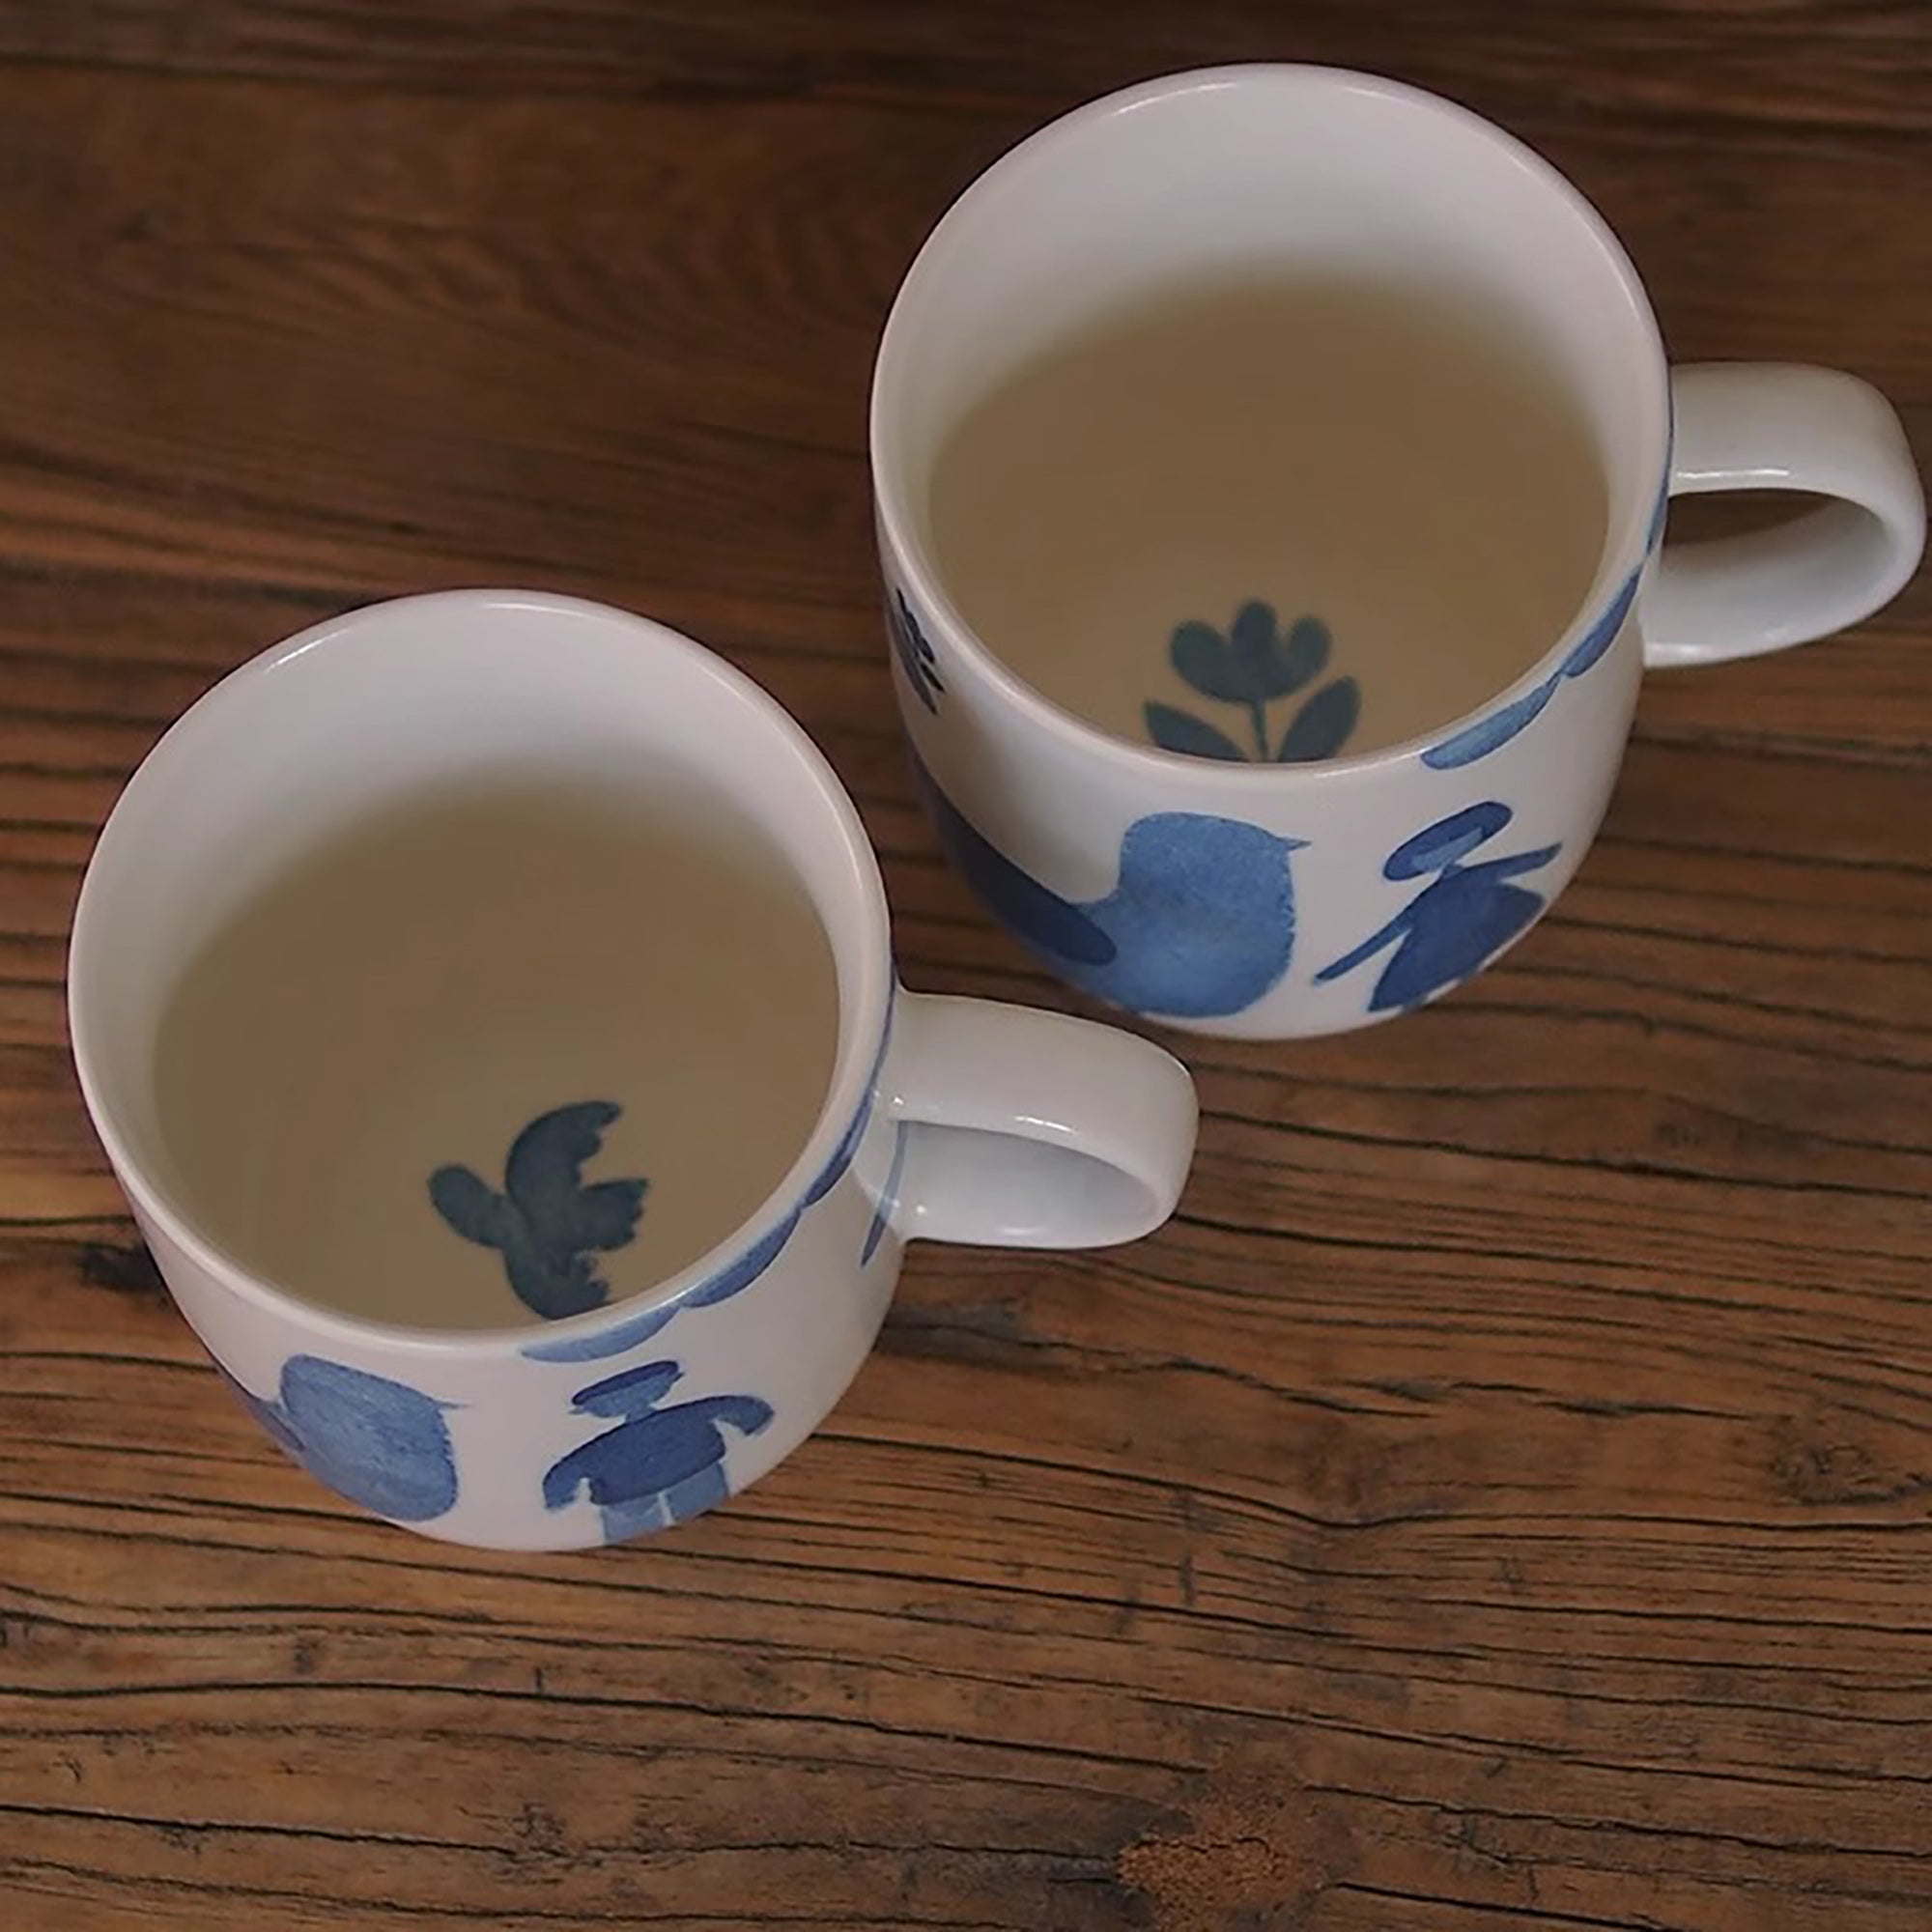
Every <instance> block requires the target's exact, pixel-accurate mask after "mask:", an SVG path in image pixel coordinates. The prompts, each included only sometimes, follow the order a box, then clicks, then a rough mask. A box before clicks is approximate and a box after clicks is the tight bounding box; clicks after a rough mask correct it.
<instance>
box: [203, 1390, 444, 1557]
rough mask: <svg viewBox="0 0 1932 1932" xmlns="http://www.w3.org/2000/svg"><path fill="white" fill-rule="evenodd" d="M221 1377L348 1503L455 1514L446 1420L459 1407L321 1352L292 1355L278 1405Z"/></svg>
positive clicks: (399, 1517)
mask: <svg viewBox="0 0 1932 1932" xmlns="http://www.w3.org/2000/svg"><path fill="white" fill-rule="evenodd" d="M222 1373H223V1376H224V1377H225V1378H226V1379H227V1381H228V1384H229V1386H230V1387H231V1388H232V1389H234V1391H235V1392H236V1394H237V1395H239V1396H240V1397H241V1400H242V1402H243V1403H245V1404H246V1405H247V1406H248V1408H249V1409H250V1410H251V1411H252V1412H253V1414H254V1416H255V1419H256V1420H257V1421H258V1422H260V1423H261V1425H262V1427H263V1428H264V1429H266V1430H267V1431H268V1432H269V1434H270V1435H271V1436H273V1437H274V1439H275V1440H276V1441H277V1442H278V1443H279V1444H280V1445H281V1446H282V1448H283V1449H284V1450H285V1451H286V1452H287V1453H288V1454H289V1456H290V1457H292V1458H293V1459H294V1460H295V1461H296V1462H297V1463H300V1464H301V1466H302V1467H303V1468H304V1469H306V1470H307V1471H308V1472H309V1474H310V1475H311V1476H313V1477H315V1479H316V1480H317V1481H318V1482H321V1483H326V1484H327V1486H328V1487H329V1488H330V1489H331V1490H334V1491H335V1492H337V1493H338V1494H341V1495H344V1496H347V1497H348V1498H349V1500H350V1501H351V1502H353V1503H357V1504H360V1506H361V1507H362V1508H363V1509H366V1510H370V1511H372V1512H373V1513H374V1514H375V1515H377V1516H385V1517H389V1518H391V1519H393V1520H395V1521H397V1522H429V1521H432V1520H434V1519H435V1518H437V1517H440V1516H442V1515H444V1514H446V1513H447V1512H448V1511H449V1510H451V1509H453V1508H454V1507H455V1504H456V1497H457V1489H458V1485H457V1478H456V1452H455V1450H454V1448H453V1446H452V1445H451V1443H450V1439H449V1429H448V1426H447V1424H445V1423H444V1421H443V1419H442V1418H443V1412H444V1411H445V1410H446V1409H448V1408H451V1407H453V1406H454V1405H453V1404H450V1403H443V1402H438V1401H437V1400H436V1399H435V1398H434V1397H432V1396H427V1395H424V1394H423V1393H422V1391H421V1390H420V1389H413V1388H412V1387H410V1385H409V1384H408V1383H407V1382H398V1381H392V1380H390V1379H389V1378H388V1377H386V1376H377V1375H371V1374H370V1373H369V1372H368V1371H367V1370H366V1369H352V1368H350V1367H348V1366H347V1365H346V1364H345V1363H342V1362H330V1361H326V1360H324V1359H323V1358H322V1357H321V1356H319V1355H291V1356H290V1357H289V1358H288V1360H287V1361H285V1362H284V1363H283V1364H282V1372H281V1382H280V1388H279V1390H278V1393H277V1395H276V1397H275V1399H273V1400H272V1401H271V1400H270V1399H268V1398H266V1397H263V1396H258V1395H255V1394H253V1393H252V1392H251V1391H250V1390H248V1389H245V1388H243V1387H242V1386H241V1383H240V1382H239V1381H237V1380H236V1379H235V1378H234V1377H233V1376H229V1375H228V1374H227V1371H226V1370H223V1371H222Z"/></svg>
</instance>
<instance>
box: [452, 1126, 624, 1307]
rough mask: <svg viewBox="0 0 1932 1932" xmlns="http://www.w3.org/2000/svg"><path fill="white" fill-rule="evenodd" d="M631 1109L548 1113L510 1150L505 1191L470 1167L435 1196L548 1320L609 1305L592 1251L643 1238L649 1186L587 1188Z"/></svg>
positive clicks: (455, 1173) (605, 1183) (612, 1183)
mask: <svg viewBox="0 0 1932 1932" xmlns="http://www.w3.org/2000/svg"><path fill="white" fill-rule="evenodd" d="M622 1111H623V1109H622V1108H620V1107H618V1106H617V1105H615V1103H614V1102H612V1101H610V1100H579V1101H577V1102H576V1103H575V1104H574V1105H572V1106H568V1107H556V1108H553V1109H552V1111H551V1112H549V1113H548V1114H539V1115H538V1116H537V1118H536V1119H535V1120H534V1121H532V1122H530V1123H529V1125H528V1126H526V1128H525V1129H524V1130H523V1132H522V1133H520V1134H519V1135H518V1136H517V1138H516V1139H515V1140H514V1141H512V1142H511V1144H510V1153H509V1158H508V1159H507V1160H506V1161H505V1162H504V1164H503V1188H502V1192H501V1193H498V1192H497V1189H496V1188H494V1187H492V1186H491V1185H490V1184H489V1182H488V1181H486V1180H485V1179H483V1178H482V1176H481V1175H479V1174H476V1173H475V1172H473V1171H472V1170H471V1169H469V1168H467V1167H457V1166H451V1167H440V1168H438V1169H437V1171H436V1172H435V1173H434V1174H432V1175H431V1176H430V1178H429V1198H430V1201H431V1203H432V1204H433V1205H434V1207H435V1208H436V1211H437V1212H438V1213H439V1214H440V1215H441V1216H442V1218H443V1220H444V1221H446V1222H447V1223H448V1224H449V1226H450V1227H451V1228H453V1229H454V1230H455V1231H456V1233H457V1234H459V1235H461V1236H463V1238H464V1239H465V1240H466V1241H474V1242H475V1243H476V1244H477V1245H478V1246H479V1247H485V1248H495V1249H496V1250H497V1253H498V1254H499V1255H501V1257H502V1260H503V1272H504V1274H505V1275H506V1276H507V1277H508V1279H509V1283H510V1287H511V1288H512V1289H513V1290H514V1291H515V1293H516V1295H517V1298H518V1300H520V1301H521V1302H523V1304H524V1305H525V1306H526V1308H529V1309H531V1310H533V1311H534V1312H535V1313H536V1314H538V1315H541V1316H543V1317H544V1318H545V1319H546V1320H548V1321H559V1320H561V1319H562V1318H563V1317H564V1316H567V1315H582V1313H583V1312H584V1311H585V1310H586V1309H590V1308H601V1307H603V1305H604V1303H605V1302H606V1301H608V1300H609V1299H610V1297H611V1289H610V1285H609V1283H607V1282H606V1281H605V1279H604V1277H603V1276H602V1275H601V1274H600V1273H599V1272H598V1270H597V1267H596V1264H595V1263H594V1262H593V1261H592V1259H591V1257H592V1256H593V1255H600V1254H609V1253H610V1252H611V1250H612V1249H615V1248H621V1247H624V1246H625V1245H627V1244H628V1243H629V1242H630V1241H631V1240H633V1239H634V1238H635V1237H636V1235H637V1229H638V1216H639V1214H640V1213H642V1212H643V1206H644V1190H645V1188H646V1187H647V1186H648V1185H649V1183H648V1182H647V1181H644V1180H599V1181H594V1182H591V1183H590V1184H588V1185H586V1184H585V1183H584V1179H583V1166H584V1163H585V1162H586V1161H587V1160H589V1159H590V1157H591V1156H592V1155H593V1154H594V1153H596V1151H597V1150H598V1149H599V1148H600V1147H602V1146H603V1144H604V1129H605V1128H606V1127H608V1126H609V1125H610V1124H611V1122H612V1121H614V1120H616V1119H617V1117H618V1116H619V1114H621V1113H622Z"/></svg>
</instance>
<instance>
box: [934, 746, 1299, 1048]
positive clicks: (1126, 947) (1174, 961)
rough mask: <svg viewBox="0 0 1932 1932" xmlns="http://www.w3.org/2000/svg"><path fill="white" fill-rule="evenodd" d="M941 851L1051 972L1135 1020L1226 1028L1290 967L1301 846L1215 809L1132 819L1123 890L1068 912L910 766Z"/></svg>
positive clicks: (1066, 903) (1124, 850)
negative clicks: (1211, 1022)
mask: <svg viewBox="0 0 1932 1932" xmlns="http://www.w3.org/2000/svg"><path fill="white" fill-rule="evenodd" d="M915 768H916V770H917V772H918V776H919V778H920V780H921V782H922V787H923V791H924V793H925V798H926V804H927V808H928V810H930V811H931V813H932V818H933V823H934V825H935V826H936V827H937V829H938V832H939V841H940V843H941V845H942V846H944V847H945V849H946V853H947V856H948V857H949V858H950V859H951V860H952V863H953V865H955V866H956V867H958V868H959V870H960V871H961V872H962V873H963V874H964V875H965V878H966V881H967V883H968V884H969V885H970V886H971V887H972V888H973V890H974V891H975V892H977V893H978V894H979V895H980V898H982V899H983V900H984V901H985V902H986V905H987V907H988V908H989V909H990V910H991V912H992V913H993V915H994V916H995V917H996V918H997V919H998V920H999V921H1000V922H1001V923H1003V924H1004V925H1006V926H1007V928H1008V929H1009V931H1010V932H1012V933H1013V935H1014V936H1015V937H1016V938H1018V939H1019V940H1021V941H1022V942H1023V943H1024V944H1026V945H1027V946H1030V947H1031V948H1032V949H1033V950H1034V952H1037V953H1038V954H1039V955H1040V957H1041V958H1042V959H1044V960H1045V962H1046V963H1047V964H1048V965H1049V966H1051V967H1052V968H1053V969H1054V971H1055V972H1057V973H1059V974H1060V975H1061V976H1062V977H1063V978H1064V979H1066V980H1071V981H1072V982H1073V984H1074V985H1076V986H1079V987H1081V988H1083V989H1084V990H1085V991H1087V992H1090V993H1093V994H1094V995H1095V996H1096V997H1097V998H1099V999H1103V1000H1111V1001H1112V1002H1113V1003H1114V1004H1115V1005H1116V1006H1119V1007H1125V1008H1127V1009H1129V1010H1130V1011H1132V1012H1138V1013H1151V1014H1157V1015H1161V1016H1164V1017H1167V1018H1172V1019H1222V1018H1226V1017H1227V1015H1229V1014H1230V1013H1238V1012H1240V1011H1242V1010H1243V1009H1245V1008H1248V1007H1251V1006H1253V1005H1254V1003H1255V1002H1256V1001H1257V1000H1259V999H1260V998H1261V997H1262V996H1263V995H1264V993H1266V992H1268V991H1269V990H1270V989H1271V988H1272V987H1273V986H1274V985H1276V984H1277V983H1278V982H1279V980H1281V977H1282V975H1283V974H1284V973H1286V972H1287V971H1288V961H1289V955H1290V953H1291V952H1293V946H1294V888H1293V881H1292V880H1291V878H1290V875H1289V857H1290V854H1292V853H1293V852H1296V851H1299V850H1300V849H1301V847H1302V846H1303V844H1305V842H1306V841H1305V840H1303V839H1300V838H1278V837H1277V836H1276V835H1275V834H1274V833H1272V832H1266V831H1264V830H1263V829H1262V828H1261V827H1260V826H1259V825H1250V824H1247V823H1246V822H1245V821H1244V820H1241V819H1238V818H1220V817H1217V816H1214V815H1213V814H1211V813H1207V812H1193V811H1160V812H1155V813H1153V814H1151V816H1149V817H1146V818H1138V819H1136V820H1135V821H1134V822H1133V824H1131V825H1130V826H1128V827H1127V831H1126V836H1125V838H1122V841H1121V861H1120V873H1119V883H1118V884H1117V885H1116V886H1115V888H1114V890H1113V891H1112V892H1111V893H1109V894H1108V895H1106V897H1104V898H1099V899H1094V900H1093V901H1091V902H1090V903H1087V904H1084V905H1081V904H1075V903H1074V902H1073V901H1072V900H1070V899H1065V898H1062V897H1061V896H1060V895H1059V894H1058V893H1055V892H1052V891H1050V890H1049V889H1048V888H1047V887H1045V886H1043V885H1041V884H1040V883H1039V881H1038V880H1037V879H1035V878H1033V877H1031V876H1030V875H1029V874H1028V873H1026V872H1024V871H1022V870H1021V869H1020V867H1017V866H1016V865H1014V864H1013V862H1012V861H1011V860H1010V859H1009V858H1008V857H1007V856H1006V854H1005V853H1004V852H1001V851H1000V850H998V848H997V847H995V846H994V845H992V844H991V843H990V842H989V841H988V840H987V839H986V838H983V837H982V836H981V835H980V832H979V830H978V829H977V828H976V827H975V826H974V825H973V824H972V823H971V822H970V821H969V820H968V819H967V817H966V816H965V814H964V813H963V812H961V811H960V810H959V809H958V807H957V806H955V805H954V804H953V803H952V800H951V799H949V798H948V797H947V796H946V794H945V793H944V792H943V791H941V790H940V789H939V786H938V785H937V784H936V783H935V782H934V781H933V779H932V777H931V774H930V773H928V772H926V771H925V770H924V769H923V767H922V766H918V765H917V763H916V766H915Z"/></svg>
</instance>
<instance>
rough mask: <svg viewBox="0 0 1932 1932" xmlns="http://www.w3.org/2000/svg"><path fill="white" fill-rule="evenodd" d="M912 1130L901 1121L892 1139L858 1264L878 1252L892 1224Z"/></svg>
mask: <svg viewBox="0 0 1932 1932" xmlns="http://www.w3.org/2000/svg"><path fill="white" fill-rule="evenodd" d="M911 1131H912V1123H911V1122H908V1121H901V1122H899V1123H898V1126H897V1128H896V1130H895V1135H894V1139H893V1163H892V1166H891V1167H889V1168H888V1169H887V1170H886V1184H885V1187H884V1189H883V1191H882V1192H881V1193H880V1195H879V1198H878V1200H877V1201H876V1202H875V1203H874V1204H873V1207H872V1224H871V1226H870V1227H869V1228H867V1230H866V1241H865V1245H864V1246H863V1247H862V1248H861V1249H860V1250H859V1265H860V1266H861V1267H864V1266H865V1265H866V1264H867V1262H869V1261H870V1260H871V1259H872V1257H873V1255H875V1254H876V1253H877V1252H878V1248H879V1243H880V1242H881V1241H882V1240H884V1239H885V1236H886V1230H887V1229H888V1228H890V1227H891V1226H892V1225H893V1216H894V1215H895V1214H896V1213H897V1212H898V1209H899V1182H900V1179H901V1178H902V1177H903V1175H904V1173H905V1156H906V1139H907V1137H908V1135H909V1134H910V1133H911Z"/></svg>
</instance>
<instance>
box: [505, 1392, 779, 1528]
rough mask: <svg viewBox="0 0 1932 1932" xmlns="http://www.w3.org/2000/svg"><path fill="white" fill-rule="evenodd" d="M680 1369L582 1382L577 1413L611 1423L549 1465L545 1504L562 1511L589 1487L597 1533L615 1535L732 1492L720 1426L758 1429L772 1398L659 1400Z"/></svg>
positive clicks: (663, 1521)
mask: <svg viewBox="0 0 1932 1932" xmlns="http://www.w3.org/2000/svg"><path fill="white" fill-rule="evenodd" d="M683 1376H684V1369H683V1366H682V1364H680V1363H678V1362H671V1361H662V1362H644V1363H642V1364H640V1365H639V1367H637V1368H634V1369H625V1370H622V1371H620V1372H619V1373H618V1374H617V1375H614V1376H611V1377H609V1378H606V1379H605V1380H603V1381H601V1382H594V1383H592V1384H591V1386H590V1387H588V1388H584V1389H580V1390H579V1391H578V1393H577V1396H576V1398H575V1400H574V1401H573V1403H572V1404H571V1406H572V1407H573V1408H574V1409H576V1410H577V1411H578V1413H580V1414H582V1415H604V1416H614V1417H616V1418H618V1424H617V1427H616V1428H615V1429H611V1430H607V1431H606V1432H605V1433H604V1434H603V1435H595V1436H592V1437H591V1439H590V1440H589V1441H588V1442H582V1443H579V1444H578V1446H577V1447H576V1448H575V1449H572V1450H570V1451H569V1452H568V1453H567V1454H565V1455H564V1456H561V1457H559V1458H558V1460H557V1461H556V1462H555V1463H553V1464H552V1465H551V1467H550V1469H549V1470H548V1471H547V1472H546V1474H545V1476H544V1480H543V1499H544V1507H545V1508H546V1509H551V1510H559V1509H563V1508H565V1507H566V1506H567V1505H568V1504H570V1503H572V1502H574V1501H575V1500H576V1498H577V1497H578V1496H579V1495H580V1494H582V1493H586V1492H587V1493H588V1495H589V1498H590V1500H591V1501H592V1502H593V1503H594V1504H595V1505H596V1506H597V1510H598V1513H599V1515H600V1517H601V1518H602V1520H603V1524H604V1540H605V1541H606V1542H607V1543H620V1542H623V1541H625V1540H626V1539H627V1538H630V1537H633V1536H640V1535H643V1534H645V1533H646V1532H648V1531H650V1530H654V1529H664V1528H666V1527H668V1525H669V1524H671V1523H674V1522H683V1521H685V1520H687V1519H688V1518H690V1517H694V1516H696V1515H697V1513H698V1512H699V1511H700V1510H706V1509H710V1508H712V1507H713V1506H714V1505H716V1504H718V1503H721V1502H723V1501H724V1500H725V1498H726V1497H727V1496H728V1495H729V1494H730V1493H731V1488H730V1484H729V1482H728V1480H727V1479H726V1477H725V1456H726V1454H727V1453H728V1450H729V1444H728V1443H727V1441H726V1439H725V1429H726V1428H727V1427H728V1428H730V1429H733V1430H736V1431H737V1432H738V1433H739V1434H740V1435H745V1436H752V1435H758V1434H760V1433H761V1432H762V1431H763V1430H764V1429H766V1428H767V1427H768V1426H769V1425H770V1423H771V1420H772V1415H773V1410H772V1406H771V1404H770V1403H768V1402H765V1401H764V1400H762V1399H761V1398H760V1397H758V1396H753V1395H712V1396H700V1397H698V1398H697V1399H696V1400H695V1401H692V1402H678V1403H666V1402H665V1401H664V1398H665V1397H666V1396H667V1395H668V1394H669V1393H670V1391H671V1389H672V1388H673V1387H674V1386H675V1385H676V1383H677V1382H678V1381H680V1380H681V1379H682V1378H683Z"/></svg>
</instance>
